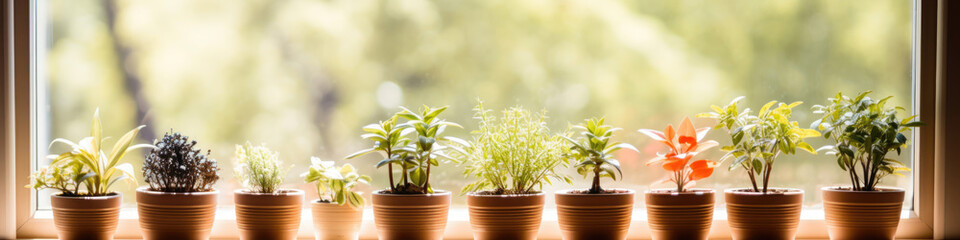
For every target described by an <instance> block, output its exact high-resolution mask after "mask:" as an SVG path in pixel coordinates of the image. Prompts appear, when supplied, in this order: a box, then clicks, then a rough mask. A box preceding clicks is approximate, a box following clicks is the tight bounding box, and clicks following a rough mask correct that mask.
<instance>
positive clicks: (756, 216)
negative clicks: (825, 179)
mask: <svg viewBox="0 0 960 240" xmlns="http://www.w3.org/2000/svg"><path fill="white" fill-rule="evenodd" d="M723 195H724V198H725V200H726V203H727V220H728V222H729V223H730V233H731V234H732V235H733V239H794V238H795V237H796V235H797V226H799V225H800V210H801V208H802V207H803V190H800V189H793V188H786V189H785V188H773V189H768V192H767V193H766V194H764V193H760V192H753V189H752V188H737V189H727V190H726V191H724V192H723Z"/></svg>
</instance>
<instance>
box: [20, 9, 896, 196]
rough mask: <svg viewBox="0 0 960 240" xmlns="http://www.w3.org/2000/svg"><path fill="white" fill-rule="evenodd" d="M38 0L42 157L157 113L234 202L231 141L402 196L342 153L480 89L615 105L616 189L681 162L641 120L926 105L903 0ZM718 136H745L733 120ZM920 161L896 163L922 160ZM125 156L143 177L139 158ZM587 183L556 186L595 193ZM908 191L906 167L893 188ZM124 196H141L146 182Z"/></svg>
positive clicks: (795, 181)
mask: <svg viewBox="0 0 960 240" xmlns="http://www.w3.org/2000/svg"><path fill="white" fill-rule="evenodd" d="M41 2H42V1H41ZM39 8H40V9H41V11H42V12H44V13H45V15H46V16H47V17H46V19H42V20H43V21H44V22H41V25H40V26H39V28H40V29H41V31H42V33H41V34H42V35H43V36H44V37H43V40H42V41H45V42H46V48H44V49H40V50H39V51H40V53H41V54H42V56H41V58H40V64H41V66H42V69H41V70H40V74H41V75H42V76H45V77H43V78H41V80H40V83H41V85H42V87H41V88H39V89H41V90H42V92H41V93H40V95H41V97H42V98H43V99H41V102H45V103H46V105H43V106H42V108H41V112H42V113H41V116H46V117H45V118H41V119H42V120H41V123H40V124H41V126H44V125H45V126H46V127H44V128H43V129H46V130H41V131H40V133H41V136H40V137H41V141H44V142H41V143H39V144H38V146H40V149H38V151H39V153H41V154H40V155H45V154H44V153H46V152H47V150H48V149H46V146H47V144H46V142H47V140H49V139H50V138H55V137H64V138H69V139H73V140H77V139H80V138H82V137H83V136H86V135H87V134H88V133H89V124H90V123H89V121H90V117H91V116H92V114H93V111H94V109H95V108H97V107H100V109H101V114H102V115H103V119H104V133H105V134H106V135H110V136H114V137H115V138H116V137H119V136H118V135H120V134H122V133H123V132H124V131H126V130H128V129H130V128H133V127H135V126H136V125H138V124H146V125H147V128H145V129H144V131H143V134H142V137H141V141H142V142H152V141H153V139H154V138H156V137H159V136H162V135H163V133H164V132H168V131H170V130H171V129H173V130H174V131H179V132H181V133H183V134H185V135H188V136H190V137H191V138H192V139H196V140H197V141H199V145H200V146H203V147H204V148H205V149H206V148H209V149H212V150H213V156H212V157H213V158H215V159H217V160H219V161H220V166H221V168H222V171H221V175H222V176H223V180H222V181H221V182H220V183H219V184H218V187H219V189H220V190H221V191H222V194H221V201H222V202H223V204H232V194H230V193H231V192H232V191H233V190H234V189H237V188H239V187H240V186H238V184H237V182H236V181H235V180H233V177H232V175H233V160H234V157H233V152H234V144H241V143H243V142H245V141H251V142H253V143H265V144H266V145H267V146H268V147H270V148H272V149H274V150H276V151H279V152H280V156H281V159H282V160H283V161H284V162H285V164H289V165H291V168H290V170H289V172H288V173H287V182H286V184H285V186H287V187H295V188H301V189H311V188H310V187H308V186H307V185H305V184H303V180H302V179H300V178H299V174H300V173H301V172H304V171H305V170H306V168H307V166H308V165H309V156H319V157H321V158H323V159H326V160H336V161H337V162H338V163H345V162H350V163H352V164H354V165H355V166H358V167H359V169H360V171H361V172H362V173H365V174H369V175H371V176H373V177H374V179H375V181H374V186H373V187H365V188H364V189H363V190H364V191H365V192H370V191H372V190H373V189H380V188H384V187H386V179H385V177H384V176H385V173H384V171H385V169H374V165H375V163H376V162H377V161H378V160H380V159H378V157H375V156H373V155H371V156H369V157H364V158H361V159H357V160H349V161H347V160H343V157H344V156H346V155H347V154H349V153H352V152H354V151H356V150H359V149H362V148H365V147H367V145H369V144H370V143H368V142H365V141H362V139H360V137H359V135H360V134H361V133H362V132H361V130H360V127H361V126H363V125H365V124H368V123H373V122H376V121H378V120H380V119H384V118H387V117H388V116H390V115H391V114H392V113H394V112H396V111H398V110H399V109H398V106H400V105H403V106H408V107H411V108H417V107H419V106H421V105H423V104H426V105H431V106H441V105H449V106H450V109H449V110H448V111H447V112H446V113H445V114H444V115H445V117H446V118H447V119H448V120H451V121H454V122H458V123H461V124H463V125H464V126H465V127H466V129H464V130H454V129H451V130H450V134H452V135H455V136H459V137H465V138H468V137H469V131H470V130H471V129H474V128H475V126H476V121H475V120H473V119H472V118H471V117H472V116H473V112H472V108H473V107H474V105H475V104H476V102H477V99H478V98H480V99H483V100H484V101H485V104H487V106H489V107H492V108H494V109H502V108H506V107H509V106H513V105H523V106H525V107H527V108H531V109H546V110H547V111H548V115H549V116H550V117H551V119H550V126H551V127H552V128H553V129H555V130H558V131H560V130H564V129H566V128H567V127H568V125H569V124H577V123H579V122H580V121H582V119H585V118H588V117H591V116H606V117H607V122H608V123H609V124H612V125H615V126H618V127H622V128H624V129H625V130H624V131H621V132H618V134H616V135H615V136H616V138H618V140H621V141H625V142H628V143H632V144H635V145H637V146H638V147H639V148H640V149H641V150H642V153H640V154H636V153H630V152H627V151H621V153H620V156H618V157H617V158H618V159H621V161H622V162H623V167H624V173H625V175H626V178H625V179H624V180H623V181H621V182H615V183H613V182H608V181H609V180H605V182H604V184H605V185H606V186H616V187H623V188H633V189H636V190H638V191H640V192H642V191H643V190H646V189H649V188H657V187H666V186H663V185H653V186H651V185H650V183H652V182H654V181H656V180H658V179H660V178H661V177H662V176H663V175H664V174H665V173H664V172H663V170H662V169H660V168H659V167H652V166H651V167H648V166H645V165H644V162H645V161H646V160H647V159H649V158H651V157H653V156H654V153H656V152H657V151H663V150H664V149H663V148H662V146H660V145H658V144H657V143H655V142H652V141H650V140H649V139H648V138H645V137H642V136H641V135H640V134H638V133H637V132H636V130H637V129H640V128H654V129H663V128H664V127H666V125H667V124H674V125H676V124H678V123H679V122H680V120H681V119H682V118H683V117H684V116H691V117H692V116H693V115H695V114H696V113H699V112H705V111H709V110H710V109H709V106H710V105H723V104H726V103H727V102H729V101H730V100H731V99H733V98H734V97H737V96H747V98H746V103H748V105H749V106H750V107H752V108H755V109H756V108H759V107H760V105H762V104H763V103H765V102H767V101H770V100H780V101H786V102H792V101H804V102H805V104H804V105H802V106H801V107H799V110H798V111H797V112H796V113H795V115H794V118H795V119H796V120H798V121H800V123H801V125H803V126H807V125H809V123H811V122H812V121H813V116H811V113H810V111H809V107H810V106H812V105H813V104H819V103H824V102H825V101H826V98H827V97H830V96H833V95H834V94H836V93H837V91H843V92H845V93H847V94H856V93H857V92H860V91H864V90H873V91H874V92H875V93H874V94H873V96H874V97H883V96H887V95H894V96H896V97H895V98H894V99H892V100H891V101H892V102H893V103H895V104H897V105H899V106H903V107H906V108H907V109H908V111H910V112H912V111H913V110H912V109H913V108H912V99H913V98H912V86H913V85H912V62H911V57H912V50H913V49H912V31H913V26H914V25H913V2H912V1H906V0H850V1H830V0H818V1H809V0H783V1H750V0H729V1H709V0H678V1H658V0H639V1H638V0H633V1H630V0H622V1H620V0H602V1H601V0H515V1H496V0H400V1H396V0H244V1H234V0H207V1H190V0H166V1H124V0H48V1H46V2H45V3H42V4H41V5H40V7H39ZM695 124H696V125H698V126H700V127H706V126H712V125H713V124H714V122H713V121H712V120H707V119H695ZM708 137H709V138H712V139H716V140H718V141H720V142H721V143H725V142H726V143H728V142H729V137H728V136H727V135H726V134H725V133H723V132H722V130H717V131H713V132H712V133H710V134H709V135H708ZM812 143H813V145H814V146H815V147H819V146H820V145H823V144H824V143H826V142H825V141H823V140H822V139H819V138H818V139H817V140H815V141H813V142H812ZM63 150H65V149H59V148H54V149H50V151H53V152H58V151H63ZM721 155H722V152H720V151H719V150H718V149H714V150H711V151H710V152H709V153H708V154H706V155H705V156H707V157H709V158H714V159H716V158H719V157H720V156H721ZM911 155H912V151H911V150H908V151H906V152H905V153H904V154H903V155H902V156H900V157H899V159H901V160H902V161H904V162H907V163H908V164H909V163H910V162H912V158H911ZM125 161H127V162H132V163H134V164H135V166H137V168H139V166H140V164H141V162H142V154H139V155H138V154H134V155H130V156H129V157H127V158H126V159H125ZM777 165H778V168H777V169H776V171H775V172H774V175H775V176H774V178H773V180H772V183H771V185H772V186H778V187H797V188H802V189H803V190H805V191H806V192H807V194H806V204H807V205H808V206H811V207H817V206H818V205H819V198H820V196H819V191H818V189H819V188H820V187H824V186H832V185H837V184H849V183H847V182H846V181H847V180H846V179H845V176H846V175H845V174H844V173H843V172H842V171H841V170H840V168H839V167H837V166H836V162H835V161H834V160H833V158H832V157H830V156H824V155H810V154H806V153H798V155H796V156H785V157H782V158H781V159H780V160H779V161H778V162H777ZM740 171H741V170H740V169H737V170H734V171H727V170H726V164H724V166H723V167H722V168H719V169H718V170H717V171H716V172H715V175H714V177H712V178H708V179H706V180H705V181H701V182H700V183H699V185H698V187H707V188H715V189H717V190H718V191H722V189H725V188H734V187H745V186H747V185H748V181H747V179H746V177H745V176H744V174H743V173H742V172H740ZM460 172H461V168H460V167H458V166H456V164H447V165H444V166H442V167H441V168H439V170H435V175H434V177H433V180H434V181H435V182H434V183H435V184H436V188H439V189H446V190H451V191H454V193H457V191H459V189H460V188H461V186H463V184H465V183H467V182H469V181H470V180H469V179H464V177H462V176H461V175H460ZM568 172H569V173H571V174H573V173H574V172H573V171H572V170H570V171H568ZM141 179H142V178H141ZM576 179H579V177H576ZM576 183H577V185H575V186H567V185H566V184H560V185H555V186H551V187H548V188H546V189H545V191H548V192H553V191H555V190H558V189H565V188H586V187H588V185H589V182H588V181H587V180H578V181H577V182H576ZM911 183H912V181H911V177H910V176H909V174H908V177H902V178H898V177H890V178H887V179H885V181H884V183H883V184H885V185H891V186H899V187H905V188H907V189H909V188H910V187H911ZM141 184H143V183H141ZM118 189H119V190H122V191H123V192H124V193H125V194H126V195H127V196H128V197H127V198H125V201H126V202H127V203H128V204H130V203H134V201H135V198H134V197H132V196H133V191H134V187H133V186H123V185H121V186H120V187H119V188H118ZM366 195H368V196H369V194H366ZM308 196H310V197H308V198H313V197H312V196H313V195H308ZM638 196H641V195H638ZM40 199H41V200H42V201H46V198H40ZM908 199H910V198H908ZM639 200H642V197H641V198H640V199H639ZM454 201H455V204H463V203H464V200H463V199H459V198H455V200H454ZM908 201H909V200H908ZM547 202H549V203H552V202H553V201H552V200H548V201H547ZM45 206H48V205H45V204H44V203H41V207H45ZM905 206H910V204H905Z"/></svg>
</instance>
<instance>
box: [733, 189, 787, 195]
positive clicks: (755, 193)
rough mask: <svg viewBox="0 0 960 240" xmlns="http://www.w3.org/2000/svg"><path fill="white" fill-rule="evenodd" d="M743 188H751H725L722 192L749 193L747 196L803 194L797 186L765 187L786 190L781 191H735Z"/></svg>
mask: <svg viewBox="0 0 960 240" xmlns="http://www.w3.org/2000/svg"><path fill="white" fill-rule="evenodd" d="M743 189H752V188H727V189H724V190H723V193H724V194H734V195H749V196H764V195H772V196H782V195H798V194H799V195H803V192H804V191H803V189H799V188H767V189H783V190H787V191H786V192H781V193H762V192H738V191H737V190H743Z"/></svg>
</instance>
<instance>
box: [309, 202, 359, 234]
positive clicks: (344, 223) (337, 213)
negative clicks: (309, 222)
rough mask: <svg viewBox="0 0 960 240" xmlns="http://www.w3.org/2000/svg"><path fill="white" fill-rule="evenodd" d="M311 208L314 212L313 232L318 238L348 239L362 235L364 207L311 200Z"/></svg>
mask: <svg viewBox="0 0 960 240" xmlns="http://www.w3.org/2000/svg"><path fill="white" fill-rule="evenodd" d="M310 209H311V212H312V214H313V234H314V235H315V236H316V237H317V239H322V240H347V239H358V238H359V237H360V223H361V221H362V220H363V209H358V208H353V207H350V205H347V204H344V205H339V204H337V203H330V202H320V201H313V202H310Z"/></svg>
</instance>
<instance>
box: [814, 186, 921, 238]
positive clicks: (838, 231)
mask: <svg viewBox="0 0 960 240" xmlns="http://www.w3.org/2000/svg"><path fill="white" fill-rule="evenodd" d="M876 189H877V191H869V192H868V191H852V190H850V188H849V187H847V188H839V187H825V188H822V189H821V190H820V191H821V193H823V210H824V213H825V215H826V222H827V232H828V233H829V234H830V239H893V238H894V236H895V235H896V233H897V225H899V224H900V211H902V210H903V197H904V190H903V189H902V188H885V187H878V188H876Z"/></svg>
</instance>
